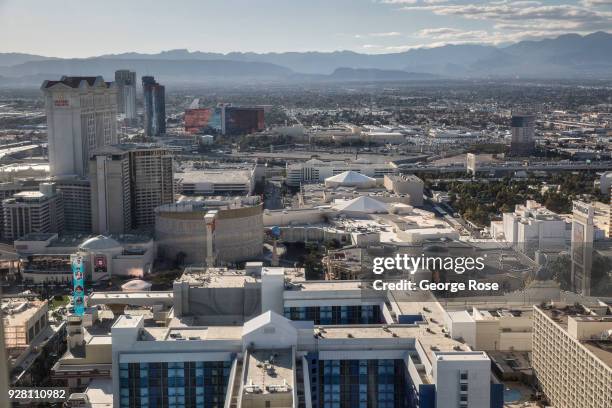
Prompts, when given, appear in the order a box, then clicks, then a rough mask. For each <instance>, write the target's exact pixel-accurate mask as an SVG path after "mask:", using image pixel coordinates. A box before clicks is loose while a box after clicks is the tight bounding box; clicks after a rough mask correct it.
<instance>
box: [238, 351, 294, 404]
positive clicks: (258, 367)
mask: <svg viewBox="0 0 612 408" xmlns="http://www.w3.org/2000/svg"><path fill="white" fill-rule="evenodd" d="M246 369H247V375H246V377H245V384H244V387H245V390H244V392H245V394H249V393H250V392H249V385H251V384H252V385H253V386H256V387H259V390H260V391H261V392H262V393H264V394H267V393H272V392H274V393H279V392H291V391H292V389H293V361H292V353H291V350H258V351H256V352H254V353H250V354H249V359H248V361H247V364H246Z"/></svg>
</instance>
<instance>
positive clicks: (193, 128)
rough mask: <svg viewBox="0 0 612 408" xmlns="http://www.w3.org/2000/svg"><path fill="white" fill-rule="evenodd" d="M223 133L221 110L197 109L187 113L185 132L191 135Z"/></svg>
mask: <svg viewBox="0 0 612 408" xmlns="http://www.w3.org/2000/svg"><path fill="white" fill-rule="evenodd" d="M214 131H217V132H219V131H221V110H220V108H197V109H187V110H186V111H185V132H187V133H191V134H198V133H210V132H214Z"/></svg>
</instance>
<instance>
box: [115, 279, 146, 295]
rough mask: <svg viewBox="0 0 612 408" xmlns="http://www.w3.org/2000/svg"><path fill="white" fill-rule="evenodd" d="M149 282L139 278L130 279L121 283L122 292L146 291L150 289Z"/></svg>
mask: <svg viewBox="0 0 612 408" xmlns="http://www.w3.org/2000/svg"><path fill="white" fill-rule="evenodd" d="M151 286H152V285H151V284H150V283H149V282H146V281H143V280H141V279H132V280H130V281H127V282H125V283H124V284H123V285H121V290H122V291H123V292H148V291H150V290H151Z"/></svg>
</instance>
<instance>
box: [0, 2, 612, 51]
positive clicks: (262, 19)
mask: <svg viewBox="0 0 612 408" xmlns="http://www.w3.org/2000/svg"><path fill="white" fill-rule="evenodd" d="M611 5H612V3H611V2H610V1H609V0H580V1H511V0H502V1H496V2H493V1H457V0H451V1H444V0H442V1H440V0H336V1H334V2H324V1H321V0H315V1H311V2H308V3H299V2H284V1H278V0H264V1H259V2H247V1H244V0H231V1H224V2H219V1H205V2H196V1H185V2H182V3H181V4H180V7H176V6H175V5H174V4H173V5H171V6H172V7H170V5H168V6H165V5H164V6H162V7H155V8H153V7H148V8H147V6H150V5H149V3H145V2H142V1H132V2H129V3H128V4H126V3H123V2H122V3H121V4H120V3H118V2H116V1H107V2H104V3H101V4H94V3H90V4H87V5H85V6H83V4H82V2H78V3H77V2H75V1H73V0H66V1H62V2H61V4H60V5H59V6H58V4H57V3H53V4H47V2H40V1H36V0H27V1H20V2H15V1H6V0H5V1H0V19H1V20H2V21H3V25H2V27H0V35H2V36H3V38H11V41H10V42H7V43H6V44H4V45H3V46H1V47H0V52H23V53H31V54H38V55H44V56H49V57H61V58H83V57H91V56H99V55H105V54H118V53H124V52H139V53H158V52H161V51H164V50H172V49H185V48H186V49H188V50H190V51H203V52H218V53H228V52H256V53H266V52H289V51H295V52H304V51H321V52H331V51H338V50H350V51H355V52H360V53H367V54H381V53H393V52H401V51H407V50H410V49H413V48H422V47H436V46H442V45H446V44H466V43H467V44H491V45H505V44H510V43H515V42H519V41H521V40H532V39H543V38H552V37H557V36H559V35H562V34H566V33H577V34H582V35H584V34H588V33H592V32H595V31H606V32H610V31H612V9H611V7H610V6H611ZM83 15H86V16H87V18H84V17H83ZM211 16H212V17H211ZM26 17H27V19H28V21H30V24H27V25H24V24H23V21H24V18H26ZM109 21H110V22H112V24H111V25H109ZM111 26H112V29H111ZM165 27H172V30H170V29H166V28H165ZM75 32H78V33H79V35H78V37H75V36H74V33H75ZM281 33H282V35H281ZM43 36H44V38H45V39H46V41H44V42H43V41H40V38H43ZM68 41H69V42H70V45H71V46H70V47H65V44H66V43H67V42H68Z"/></svg>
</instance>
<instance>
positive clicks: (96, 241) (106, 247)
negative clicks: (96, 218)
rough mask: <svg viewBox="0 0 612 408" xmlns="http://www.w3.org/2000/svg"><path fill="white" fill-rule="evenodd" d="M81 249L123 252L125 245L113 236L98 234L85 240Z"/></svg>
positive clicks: (80, 246)
mask: <svg viewBox="0 0 612 408" xmlns="http://www.w3.org/2000/svg"><path fill="white" fill-rule="evenodd" d="M79 250H81V251H84V252H112V253H121V252H123V246H122V245H121V244H120V243H119V242H117V241H115V240H114V239H113V238H111V237H107V236H104V235H98V236H96V237H91V238H89V239H87V240H85V241H84V242H83V243H82V244H81V245H79Z"/></svg>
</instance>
